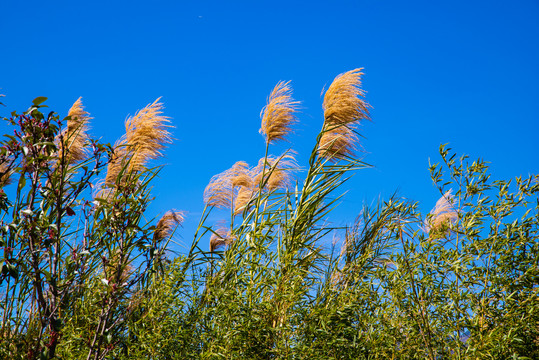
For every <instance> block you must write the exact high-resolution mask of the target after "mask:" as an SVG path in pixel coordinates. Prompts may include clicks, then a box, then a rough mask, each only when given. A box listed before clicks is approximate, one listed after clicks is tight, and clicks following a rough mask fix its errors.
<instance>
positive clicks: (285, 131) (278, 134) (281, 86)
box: [259, 81, 299, 143]
mask: <svg viewBox="0 0 539 360" xmlns="http://www.w3.org/2000/svg"><path fill="white" fill-rule="evenodd" d="M298 105H299V101H294V100H293V99H292V88H291V87H290V81H288V82H284V81H280V82H279V83H278V84H277V85H276V86H275V88H274V89H273V91H272V92H271V94H270V96H269V98H268V102H267V104H266V106H265V107H264V108H263V109H262V111H261V112H260V117H261V118H262V125H261V128H260V131H259V132H260V133H261V134H262V135H263V136H264V137H265V138H266V142H267V143H272V142H275V141H277V140H285V139H286V137H287V136H288V135H289V134H290V133H291V132H292V125H293V124H294V123H296V122H297V118H296V116H295V112H296V110H297V107H298Z"/></svg>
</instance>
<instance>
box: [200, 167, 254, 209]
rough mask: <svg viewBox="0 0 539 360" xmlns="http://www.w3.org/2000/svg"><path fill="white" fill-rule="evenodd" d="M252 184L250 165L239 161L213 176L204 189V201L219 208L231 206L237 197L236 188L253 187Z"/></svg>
mask: <svg viewBox="0 0 539 360" xmlns="http://www.w3.org/2000/svg"><path fill="white" fill-rule="evenodd" d="M252 184H253V179H252V178H251V174H250V171H249V165H248V164H247V163H246V162H244V161H238V162H236V163H235V164H234V165H233V166H232V168H230V169H228V170H226V171H223V172H222V173H220V174H217V175H215V176H213V177H212V178H211V180H210V183H209V184H208V186H206V189H205V190H204V203H206V204H207V205H209V206H215V207H218V208H231V207H232V206H233V204H232V202H233V201H234V199H235V198H236V192H237V190H236V188H238V187H240V188H241V187H246V188H251V187H252Z"/></svg>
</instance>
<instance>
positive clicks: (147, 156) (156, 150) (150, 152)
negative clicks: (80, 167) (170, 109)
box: [105, 98, 172, 186]
mask: <svg viewBox="0 0 539 360" xmlns="http://www.w3.org/2000/svg"><path fill="white" fill-rule="evenodd" d="M160 99H161V98H158V99H157V100H155V101H154V102H153V103H152V104H149V105H148V106H146V107H145V108H144V109H142V110H140V111H139V112H138V113H137V114H136V115H135V116H133V117H129V118H128V119H127V120H126V122H125V130H126V133H125V136H123V137H122V138H121V139H120V140H119V141H118V142H116V144H115V145H114V152H113V156H112V159H111V162H110V163H109V166H108V169H107V176H106V179H105V184H106V185H107V186H112V185H114V184H115V183H116V181H117V180H118V177H119V175H120V173H121V172H122V169H123V171H126V172H127V173H132V172H137V171H143V170H144V169H145V168H146V165H147V163H148V161H150V160H152V159H157V158H158V157H160V156H162V150H163V149H164V148H165V147H166V144H169V143H171V142H172V138H171V135H170V132H169V131H168V128H170V127H172V126H171V125H169V123H170V120H169V118H168V117H167V116H163V115H162V114H163V104H162V103H160V102H159V100H160Z"/></svg>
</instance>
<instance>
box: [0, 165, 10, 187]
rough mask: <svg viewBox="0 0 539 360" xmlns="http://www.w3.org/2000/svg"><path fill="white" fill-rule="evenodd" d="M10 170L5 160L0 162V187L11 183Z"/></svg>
mask: <svg viewBox="0 0 539 360" xmlns="http://www.w3.org/2000/svg"><path fill="white" fill-rule="evenodd" d="M11 181H12V180H11V170H10V169H9V166H8V164H6V163H5V162H4V163H2V164H0V188H3V187H4V186H6V185H9V184H11Z"/></svg>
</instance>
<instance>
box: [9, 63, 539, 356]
mask: <svg viewBox="0 0 539 360" xmlns="http://www.w3.org/2000/svg"><path fill="white" fill-rule="evenodd" d="M362 75H363V73H362V69H355V70H352V71H348V72H345V73H343V74H341V75H339V76H337V77H336V78H335V79H334V81H333V83H332V84H331V85H330V86H329V88H328V89H327V91H326V92H325V94H324V99H323V104H322V109H323V114H324V116H323V118H322V119H320V128H321V130H320V133H319V134H318V136H317V137H316V139H313V147H312V149H311V151H310V156H309V161H308V164H307V166H305V167H301V166H299V164H298V161H297V160H296V158H298V159H299V158H301V157H299V156H297V152H296V151H303V150H304V149H295V150H292V149H289V150H287V151H285V152H284V153H281V154H280V155H278V156H277V155H274V154H272V152H273V149H274V148H273V146H274V145H275V144H278V143H279V142H282V143H284V142H285V141H287V142H288V143H289V144H292V145H294V142H293V134H294V129H295V127H298V126H301V123H300V122H299V119H298V117H297V110H298V107H299V102H298V101H296V100H294V99H293V97H292V87H291V84H290V82H279V83H278V84H277V85H276V87H275V88H274V89H273V91H272V92H271V94H270V96H269V97H268V100H267V104H266V106H265V107H264V108H263V109H262V111H261V129H260V133H261V134H262V136H263V139H264V143H263V145H264V146H265V152H264V154H263V156H262V157H261V158H260V160H258V162H256V163H255V164H251V165H249V164H248V163H247V162H245V161H237V162H236V163H234V164H233V165H232V166H231V167H230V168H229V169H227V170H224V171H222V172H220V173H218V174H217V175H215V176H213V177H212V178H211V179H210V181H209V184H208V185H207V187H206V188H205V190H204V193H203V204H204V209H203V211H202V214H201V216H200V221H199V223H198V226H197V228H196V230H195V232H194V234H192V235H193V238H192V242H191V243H190V246H188V247H187V249H185V248H181V250H180V251H179V252H178V246H171V244H175V243H176V242H175V241H176V240H175V238H178V237H179V236H176V235H175V233H176V231H177V229H178V226H179V225H181V224H182V222H183V221H184V217H186V216H188V215H186V213H184V212H182V211H177V210H170V211H167V212H165V213H164V214H163V215H162V216H161V217H160V218H159V219H158V218H155V219H154V218H152V216H150V214H149V213H150V210H149V206H150V204H151V202H152V200H153V198H152V196H151V193H150V189H151V186H152V185H151V184H152V183H153V182H154V181H156V180H157V175H158V173H159V169H160V167H159V166H157V167H156V166H153V165H152V162H153V161H155V160H158V159H159V158H160V157H161V156H162V155H163V153H164V150H165V148H166V146H167V145H168V144H169V143H170V142H171V141H172V135H171V133H170V131H171V128H172V125H171V122H170V119H169V118H168V117H166V116H164V115H163V104H162V103H161V102H160V100H159V99H157V100H156V101H155V102H153V103H151V104H149V105H148V106H146V107H145V108H143V109H142V110H140V111H139V112H137V113H136V114H135V116H133V117H129V118H128V119H127V121H126V122H125V129H126V132H125V135H124V136H122V137H121V138H120V139H119V140H118V141H117V142H116V144H115V145H114V146H110V145H107V144H101V143H100V142H99V141H97V140H96V139H93V138H92V137H91V134H90V131H89V121H90V119H91V117H90V115H89V113H88V112H86V110H85V109H84V107H83V105H82V102H81V99H78V100H77V101H76V102H75V104H74V105H73V107H72V108H71V109H70V110H69V112H68V116H67V117H66V118H65V119H64V120H63V121H61V120H60V118H59V116H58V115H56V114H55V113H52V112H51V113H49V115H48V116H46V115H44V114H43V113H42V112H41V110H42V109H41V108H42V107H43V105H42V103H43V102H44V101H45V100H46V98H36V99H35V100H34V102H33V104H32V106H31V107H30V109H28V110H27V111H25V112H24V113H22V114H16V113H12V115H11V117H9V118H5V120H6V121H7V123H8V124H9V125H10V126H12V127H14V129H15V131H14V132H12V133H13V134H15V135H14V136H11V135H10V136H6V137H5V140H4V141H3V142H2V144H1V146H0V270H1V271H0V359H31V360H33V359H87V360H90V359H93V360H99V359H126V360H127V359H313V360H314V359H431V360H435V359H509V358H513V359H535V358H539V326H538V324H539V306H538V305H537V304H539V287H538V286H537V284H538V281H537V279H539V263H538V261H537V259H539V241H537V240H538V238H539V202H538V201H537V196H538V194H539V177H538V176H537V175H532V176H530V177H528V178H522V177H517V178H515V179H513V180H510V181H505V180H492V179H491V178H490V174H489V172H488V166H487V164H486V163H485V162H484V161H481V160H477V161H470V160H469V159H468V157H467V156H461V157H460V158H459V157H457V156H456V155H455V154H454V153H453V152H452V151H451V150H450V149H447V148H446V147H444V146H442V147H441V148H440V159H441V161H440V163H438V164H433V165H431V167H430V171H431V177H432V180H433V183H434V187H435V189H436V190H437V192H438V193H439V196H440V198H439V200H438V201H437V202H436V203H435V206H434V208H433V209H432V210H431V211H430V213H427V214H426V215H425V214H423V213H421V211H420V210H419V204H417V203H414V202H411V201H408V200H406V199H404V198H401V197H398V196H393V197H391V198H389V199H386V200H381V201H380V202H379V203H377V204H375V205H373V206H371V207H367V206H364V207H363V208H362V209H358V217H357V220H356V221H355V222H354V223H352V224H349V225H348V226H335V225H333V224H335V223H336V222H335V221H332V219H333V218H332V216H331V212H332V211H333V209H334V208H335V207H336V206H337V205H338V203H339V201H340V199H341V198H342V196H344V192H343V185H344V184H345V182H346V181H347V180H348V179H349V178H350V175H351V174H353V173H354V172H355V171H358V170H362V169H366V168H369V167H370V166H369V165H368V164H366V163H364V162H363V161H362V159H361V158H358V155H360V153H359V152H358V150H359V149H361V144H360V143H359V139H360V134H359V132H358V131H359V128H360V125H361V123H362V122H363V121H364V120H368V119H369V109H370V105H369V104H368V103H367V102H366V100H365V92H364V91H363V90H362V88H361V76H362ZM281 145H282V144H281ZM435 199H436V197H434V198H433V203H434V200H435ZM426 205H427V206H428V208H430V207H431V206H432V204H426ZM181 233H182V234H181V237H182V238H184V239H185V238H186V234H183V231H182V232H181ZM190 235H191V234H187V236H190ZM178 245H179V244H178Z"/></svg>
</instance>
